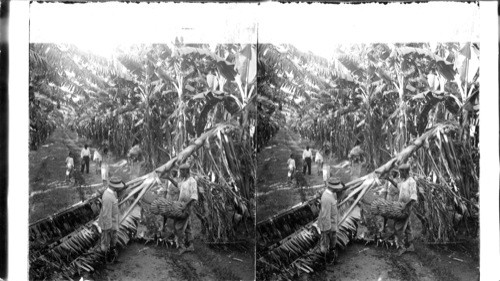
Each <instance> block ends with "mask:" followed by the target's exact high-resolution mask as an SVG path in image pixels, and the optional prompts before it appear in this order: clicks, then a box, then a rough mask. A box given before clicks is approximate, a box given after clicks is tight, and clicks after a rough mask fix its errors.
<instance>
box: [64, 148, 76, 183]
mask: <svg viewBox="0 0 500 281" xmlns="http://www.w3.org/2000/svg"><path fill="white" fill-rule="evenodd" d="M74 167H75V162H74V161H73V157H71V151H70V152H69V153H68V157H66V181H70V180H71V176H73V168H74Z"/></svg>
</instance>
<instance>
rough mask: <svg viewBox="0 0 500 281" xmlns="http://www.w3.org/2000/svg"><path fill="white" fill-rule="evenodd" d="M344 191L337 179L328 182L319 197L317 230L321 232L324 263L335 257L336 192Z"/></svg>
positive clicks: (337, 220) (342, 185) (337, 221)
mask: <svg viewBox="0 0 500 281" xmlns="http://www.w3.org/2000/svg"><path fill="white" fill-rule="evenodd" d="M344 189H345V185H344V183H343V182H341V181H340V179H338V178H331V179H330V180H329V181H328V184H327V186H326V189H325V191H323V194H322V195H321V211H320V212H319V216H318V228H319V230H320V231H321V240H320V247H321V252H322V253H324V254H325V261H326V260H330V259H331V258H332V257H334V258H335V257H336V253H335V246H336V245H337V230H338V223H339V218H338V209H337V194H336V193H337V192H340V191H342V190H344Z"/></svg>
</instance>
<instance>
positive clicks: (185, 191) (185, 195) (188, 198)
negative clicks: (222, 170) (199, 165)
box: [168, 163, 198, 255]
mask: <svg viewBox="0 0 500 281" xmlns="http://www.w3.org/2000/svg"><path fill="white" fill-rule="evenodd" d="M179 172H180V182H179V183H177V182H176V181H175V180H174V179H172V178H171V177H168V179H169V180H170V181H171V182H172V184H174V185H175V186H177V187H178V188H179V200H178V201H180V202H183V203H184V210H183V212H186V213H188V216H187V218H185V219H175V220H174V228H175V235H176V236H177V238H178V240H179V243H180V244H181V245H180V250H179V254H181V255H182V254H183V253H185V252H192V251H194V246H193V240H194V239H193V234H192V232H191V217H192V213H193V204H194V203H195V202H196V201H198V185H197V183H196V180H195V179H194V178H193V177H191V176H190V174H189V164H187V163H185V164H182V165H180V166H179ZM186 246H187V247H186Z"/></svg>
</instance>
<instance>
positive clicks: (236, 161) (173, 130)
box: [30, 39, 257, 241]
mask: <svg viewBox="0 0 500 281" xmlns="http://www.w3.org/2000/svg"><path fill="white" fill-rule="evenodd" d="M256 51H257V50H256V46H255V45H251V44H248V45H238V44H226V45H204V44H184V43H183V42H182V39H180V40H178V39H176V40H175V43H173V44H151V45H131V46H122V47H120V48H117V49H116V51H115V53H114V55H113V56H112V57H101V56H97V55H95V54H92V53H91V52H87V51H84V50H81V49H79V48H77V47H76V46H73V45H64V44H32V45H30V121H31V126H30V128H31V130H30V145H31V148H32V149H37V147H38V146H39V145H40V144H41V143H43V141H44V140H45V138H46V137H47V136H48V135H50V133H51V132H52V131H53V130H54V128H55V127H56V126H65V127H66V128H68V129H72V130H75V131H76V132H77V133H78V134H79V135H81V136H85V137H87V138H88V139H90V140H92V142H93V145H94V146H97V147H101V148H102V147H104V146H106V147H108V148H109V149H110V150H111V151H114V152H115V153H116V154H118V155H122V156H124V155H125V154H126V153H127V151H129V149H130V148H131V147H133V146H134V145H139V146H140V147H141V149H142V151H143V156H144V158H145V159H144V160H145V162H144V166H145V167H144V168H145V169H144V172H151V171H153V170H154V169H155V168H158V167H160V166H162V164H164V163H166V162H168V161H169V160H172V159H182V160H183V161H186V160H187V161H189V162H190V164H191V166H192V167H193V168H192V171H193V173H194V174H196V176H197V178H198V181H199V183H201V182H205V184H204V186H205V187H206V188H208V190H205V196H206V199H207V201H208V204H209V206H208V210H209V211H210V212H209V213H208V214H205V216H206V217H208V218H209V219H210V220H211V221H210V225H212V224H213V223H216V222H218V221H219V220H221V221H225V222H228V223H229V224H231V215H232V212H227V210H228V209H227V208H229V210H234V209H235V208H237V207H239V208H240V209H241V208H245V209H248V210H253V209H254V206H253V205H254V200H253V199H252V198H253V194H254V182H255V161H254V152H253V150H254V143H253V142H254V140H255V135H254V133H255V127H256V119H257V118H256V112H257V111H256V107H255V105H254V104H255V100H256V89H255V85H256V60H257V54H256ZM214 129H215V130H214ZM207 132H211V133H210V137H209V138H207V137H206V135H204V134H205V133H207ZM200 140H203V143H202V144H203V145H200V144H199V143H198V142H199V141H200ZM193 144H195V145H194V146H193ZM192 148H194V149H192ZM183 151H184V152H183ZM183 153H184V154H183ZM181 154H182V155H181ZM188 154H189V157H188V158H187V159H185V158H184V157H183V156H184V155H188ZM169 163H170V162H169ZM213 196H217V200H211V198H212V197H213ZM204 203H207V202H206V201H205V202H204ZM200 204H203V203H200ZM250 214H251V215H253V213H250ZM223 229H224V230H222V229H221V226H216V227H212V228H211V229H209V231H211V233H209V236H210V237H214V239H215V240H217V241H227V240H228V239H234V233H233V232H231V231H226V230H227V229H229V230H231V227H230V225H228V224H227V223H225V224H224V225H223ZM214 233H215V234H214ZM217 233H219V234H218V235H217ZM220 233H224V235H222V236H221V234H220Z"/></svg>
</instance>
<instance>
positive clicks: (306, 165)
mask: <svg viewBox="0 0 500 281" xmlns="http://www.w3.org/2000/svg"><path fill="white" fill-rule="evenodd" d="M306 169H307V174H308V175H310V174H311V157H306V164H305V165H304V170H303V171H302V173H303V174H305V173H306Z"/></svg>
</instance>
